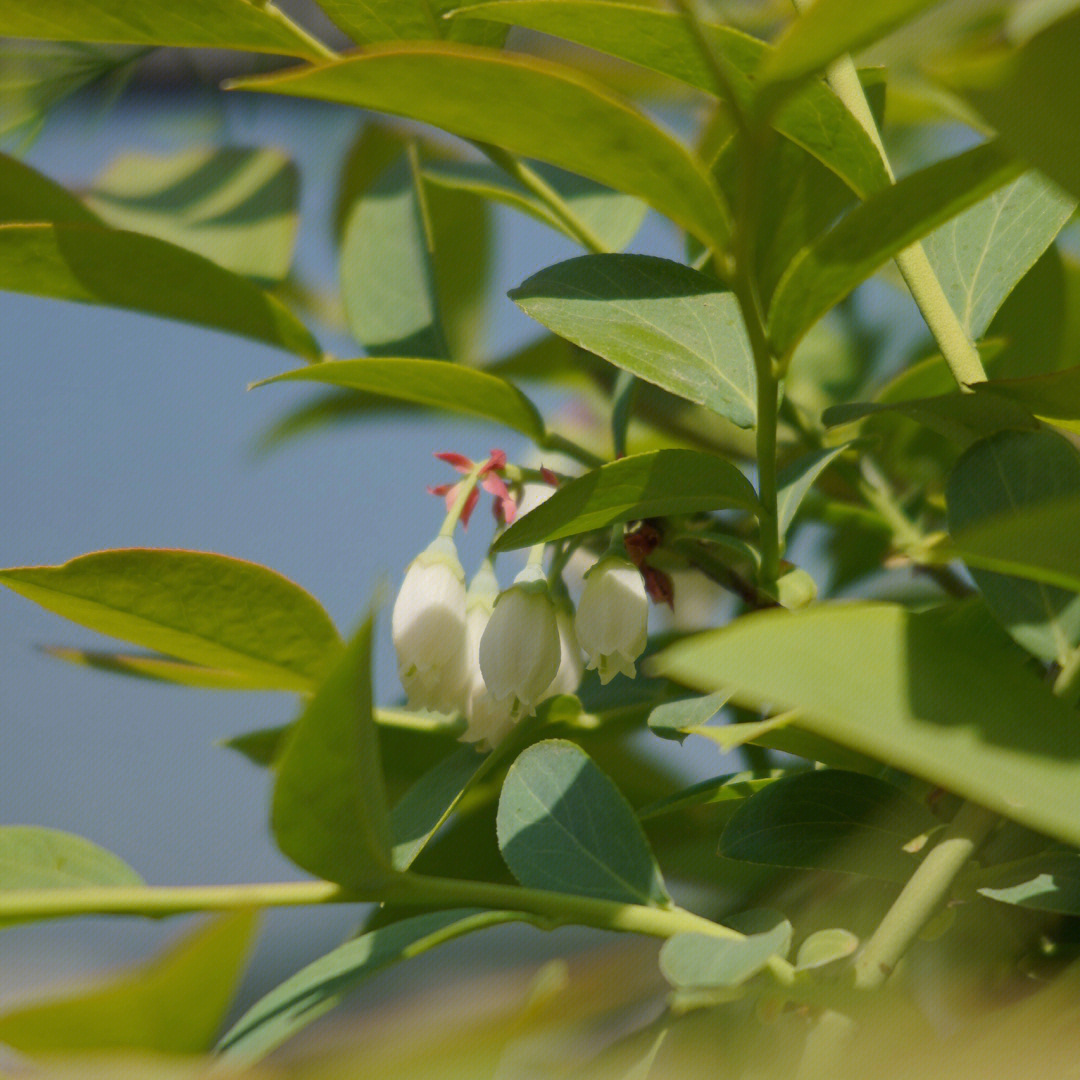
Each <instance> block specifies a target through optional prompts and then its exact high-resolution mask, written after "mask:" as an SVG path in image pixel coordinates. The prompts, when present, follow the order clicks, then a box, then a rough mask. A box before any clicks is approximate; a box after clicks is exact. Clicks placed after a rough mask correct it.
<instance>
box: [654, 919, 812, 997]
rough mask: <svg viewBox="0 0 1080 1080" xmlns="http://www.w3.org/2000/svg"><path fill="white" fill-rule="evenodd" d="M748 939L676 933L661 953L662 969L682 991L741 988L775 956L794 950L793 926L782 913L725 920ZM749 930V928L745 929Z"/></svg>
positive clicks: (670, 981)
mask: <svg viewBox="0 0 1080 1080" xmlns="http://www.w3.org/2000/svg"><path fill="white" fill-rule="evenodd" d="M725 921H726V923H727V925H729V926H730V927H731V928H732V929H737V930H739V931H740V932H742V933H745V934H746V935H747V936H745V937H742V938H722V937H713V936H711V935H709V934H696V933H689V934H676V935H675V936H674V937H672V938H669V939H668V940H667V941H665V942H664V947H663V948H662V949H661V950H660V970H661V971H662V972H663V973H664V978H666V979H667V981H668V982H669V983H671V985H672V986H674V987H676V988H678V989H704V988H708V987H733V986H741V985H742V984H743V983H744V982H746V981H747V980H748V979H752V978H753V977H754V976H755V975H757V973H758V972H759V971H763V970H764V969H765V967H766V965H767V964H768V962H769V960H771V959H772V957H774V956H779V957H780V958H781V959H783V958H784V957H785V956H787V954H788V952H789V951H790V949H791V934H792V930H791V923H789V922H788V921H787V919H785V918H784V916H783V915H781V914H780V913H779V912H778V911H766V910H764V909H761V910H755V911H747V912H743V913H742V915H741V916H735V917H733V918H728V919H727V920H725ZM744 927H745V929H744Z"/></svg>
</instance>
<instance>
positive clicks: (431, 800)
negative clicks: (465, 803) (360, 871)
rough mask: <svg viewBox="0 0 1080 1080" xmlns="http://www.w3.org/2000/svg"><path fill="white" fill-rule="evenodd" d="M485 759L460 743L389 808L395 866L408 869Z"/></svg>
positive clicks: (448, 814) (475, 775)
mask: <svg viewBox="0 0 1080 1080" xmlns="http://www.w3.org/2000/svg"><path fill="white" fill-rule="evenodd" d="M487 759H488V755H487V754H481V753H478V752H477V749H476V747H475V746H473V745H471V744H470V745H466V746H462V747H460V748H459V749H457V750H456V751H454V753H452V754H451V755H450V756H449V757H445V758H443V759H442V761H440V762H438V763H437V764H435V765H434V766H432V768H431V769H429V770H428V772H426V773H424V775H423V776H421V777H420V779H419V780H417V781H416V783H415V784H414V785H413V786H412V787H411V788H410V789H409V790H408V791H407V792H406V793H405V794H404V795H403V796H402V798H401V800H400V801H399V802H398V803H397V805H395V806H394V808H393V810H391V811H390V835H391V837H392V839H393V847H392V852H391V853H392V856H393V862H394V868H395V869H397V870H407V869H408V868H409V867H410V866H411V865H412V863H413V860H414V859H415V858H416V856H417V855H419V854H420V852H421V851H422V850H423V848H424V846H425V845H426V844H427V842H428V841H429V840H430V839H431V837H432V836H434V834H435V831H436V830H437V829H438V828H439V826H440V825H442V824H443V822H444V821H446V819H447V818H448V817H449V816H450V814H451V812H452V811H453V809H454V807H455V806H456V805H457V802H458V800H459V799H460V798H461V796H462V794H463V793H464V791H465V788H466V787H467V786H468V785H469V784H470V783H471V782H472V781H473V780H474V779H475V778H476V777H477V775H478V773H480V771H481V770H482V769H483V768H484V765H485V762H486V761H487Z"/></svg>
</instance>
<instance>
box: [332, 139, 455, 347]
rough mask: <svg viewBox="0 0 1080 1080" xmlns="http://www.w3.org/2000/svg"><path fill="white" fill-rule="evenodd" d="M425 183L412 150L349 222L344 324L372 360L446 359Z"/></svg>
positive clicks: (344, 249) (343, 263) (344, 241)
mask: <svg viewBox="0 0 1080 1080" xmlns="http://www.w3.org/2000/svg"><path fill="white" fill-rule="evenodd" d="M422 183H423V181H422V180H421V178H420V175H419V160H418V158H417V151H416V148H415V146H413V147H411V148H409V149H407V150H406V151H405V152H403V153H402V154H401V155H399V157H398V158H397V159H396V160H395V161H394V162H393V164H392V165H391V166H390V167H389V168H388V169H387V170H386V171H385V172H384V173H383V174H382V175H381V176H380V177H379V178H378V179H377V180H376V181H375V183H374V184H372V186H371V187H370V188H369V189H368V190H367V191H366V192H364V193H363V194H362V195H361V196H360V197H359V198H358V199H357V200H356V201H355V202H354V203H353V205H352V209H351V210H350V211H349V213H348V216H347V217H346V219H345V229H344V233H343V235H342V238H341V253H340V268H341V292H342V300H343V301H344V304H345V317H346V319H347V320H348V323H349V329H350V330H351V331H352V335H353V337H354V338H356V340H357V341H358V342H360V344H361V345H363V346H364V348H365V349H366V350H367V351H368V353H369V354H370V355H372V356H417V357H432V358H436V359H445V358H446V356H447V348H446V340H445V338H444V336H443V332H442V326H441V320H440V315H439V299H438V293H437V291H436V286H435V268H434V265H433V261H432V251H431V241H430V231H429V229H428V228H427V223H426V222H425V215H424V209H425V208H424V200H423V192H422V190H421V185H422Z"/></svg>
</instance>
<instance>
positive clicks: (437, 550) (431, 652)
mask: <svg viewBox="0 0 1080 1080" xmlns="http://www.w3.org/2000/svg"><path fill="white" fill-rule="evenodd" d="M391 632H392V635H393V639H394V648H395V650H396V651H397V658H398V676H399V677H400V679H401V685H402V686H404V687H405V693H406V694H407V695H408V698H409V704H410V705H411V706H413V707H414V708H424V709H435V710H437V711H439V712H452V711H454V710H455V709H456V708H457V707H458V704H459V702H460V699H461V686H462V681H463V678H464V674H465V672H464V660H465V571H464V570H463V569H462V567H461V562H460V561H459V559H458V555H457V548H456V547H455V546H454V541H453V539H452V538H451V537H449V536H437V537H436V538H435V539H434V540H432V542H431V543H430V544H429V545H428V546H427V547H426V548H425V549H424V550H423V551H422V552H420V554H419V555H417V556H416V558H415V559H413V561H412V562H411V563H410V564H409V568H408V569H407V570H406V571H405V580H404V581H403V582H402V585H401V591H400V592H399V593H398V597H397V600H396V601H395V602H394V613H393V616H392V618H391Z"/></svg>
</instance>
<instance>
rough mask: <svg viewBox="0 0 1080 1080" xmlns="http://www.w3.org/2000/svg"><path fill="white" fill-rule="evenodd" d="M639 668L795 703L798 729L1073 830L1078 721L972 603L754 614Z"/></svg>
mask: <svg viewBox="0 0 1080 1080" xmlns="http://www.w3.org/2000/svg"><path fill="white" fill-rule="evenodd" d="M778 656H780V657H783V658H784V662H783V663H782V664H778V663H776V657H778ZM646 670H648V671H650V672H651V673H659V674H663V675H666V676H668V677H669V678H674V679H677V680H678V681H679V682H682V683H684V684H685V685H687V686H691V687H693V688H694V689H696V690H698V691H700V692H702V693H708V692H712V691H715V690H718V689H721V688H729V687H730V688H733V689H734V698H735V700H736V701H739V702H740V703H742V704H746V705H749V706H754V707H760V706H764V705H766V704H769V705H771V706H772V707H774V708H786V709H795V708H798V709H801V710H802V714H801V715H800V717H799V719H798V720H797V725H798V726H799V727H803V728H807V729H808V730H810V731H811V732H814V733H816V734H818V735H823V736H825V737H826V738H829V739H833V740H835V741H836V742H838V743H840V744H841V745H844V746H847V747H850V748H852V749H854V750H857V751H859V752H860V753H863V754H868V755H870V756H872V757H876V758H878V759H879V760H883V761H887V762H889V764H891V765H892V766H894V767H895V768H898V769H904V770H906V771H908V772H910V773H912V774H914V775H915V776H919V777H922V778H923V779H926V780H928V781H930V782H931V783H934V784H938V785H940V786H941V787H944V788H947V789H949V790H951V791H955V792H957V793H958V794H960V795H963V796H964V797H966V798H969V799H972V800H974V801H975V802H978V803H981V804H982V805H984V806H986V807H988V808H990V809H993V810H996V811H997V812H998V813H1000V814H1002V815H1003V816H1004V817H1007V818H1010V819H1012V820H1015V821H1018V822H1020V823H1021V824H1025V825H1029V826H1030V827H1031V828H1033V829H1038V830H1039V831H1041V832H1045V833H1047V834H1049V835H1051V836H1054V837H1056V838H1058V839H1061V840H1064V841H1065V842H1069V843H1076V842H1077V841H1078V840H1080V827H1078V822H1080V729H1078V728H1077V726H1076V724H1075V721H1074V717H1073V715H1072V713H1071V711H1070V710H1069V709H1068V708H1067V707H1066V706H1065V705H1064V704H1063V703H1062V702H1060V701H1059V700H1058V699H1057V698H1055V697H1054V696H1053V695H1052V694H1051V692H1050V690H1049V688H1048V687H1047V686H1046V685H1044V684H1043V682H1042V681H1041V679H1040V677H1039V676H1038V675H1037V674H1035V673H1033V672H1032V671H1031V670H1030V669H1029V668H1028V667H1027V666H1026V663H1025V657H1024V654H1023V652H1022V651H1021V650H1019V649H1018V648H1017V647H1016V646H1015V645H1014V644H1013V642H1011V641H1010V640H1009V638H1008V637H1007V636H1006V635H1005V634H1004V633H1003V632H1002V631H1001V630H1000V628H998V627H997V626H996V625H995V624H994V623H993V622H992V620H991V619H990V617H989V615H980V613H979V612H978V609H977V607H971V606H970V605H967V604H965V605H960V606H958V607H957V606H955V605H946V606H945V607H944V608H942V609H939V610H933V611H929V612H925V613H921V614H916V613H913V612H910V611H907V610H905V609H904V608H902V607H899V606H897V605H892V604H868V603H843V604H818V605H816V606H814V607H812V608H809V609H807V610H804V611H798V612H787V611H784V612H769V611H766V612H759V613H756V614H752V615H748V616H745V617H743V618H741V619H739V620H738V621H736V622H735V623H733V624H732V625H731V626H729V627H726V628H725V629H723V630H716V631H710V632H707V633H704V634H697V635H695V636H693V637H691V638H688V639H686V640H685V641H682V642H679V643H678V644H676V645H672V646H670V647H669V648H667V649H665V650H664V651H663V652H661V653H660V654H659V655H657V656H656V657H655V658H654V659H653V660H652V661H651V662H650V663H649V664H647V665H646ZM1017 717H1023V718H1024V722H1023V723H1022V724H1019V723H1017V721H1016V718H1017Z"/></svg>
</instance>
